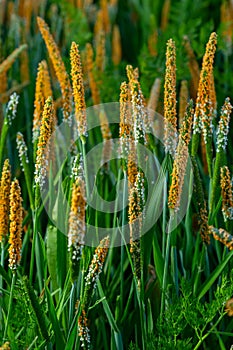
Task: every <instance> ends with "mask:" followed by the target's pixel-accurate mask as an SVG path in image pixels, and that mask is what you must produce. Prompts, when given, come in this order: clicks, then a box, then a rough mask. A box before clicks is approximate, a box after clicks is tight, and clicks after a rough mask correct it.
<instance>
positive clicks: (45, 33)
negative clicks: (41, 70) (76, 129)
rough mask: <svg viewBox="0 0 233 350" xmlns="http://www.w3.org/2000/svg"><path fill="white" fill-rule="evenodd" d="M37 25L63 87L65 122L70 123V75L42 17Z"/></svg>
mask: <svg viewBox="0 0 233 350" xmlns="http://www.w3.org/2000/svg"><path fill="white" fill-rule="evenodd" d="M37 23H38V26H39V29H40V32H41V35H42V37H43V39H44V41H45V44H46V46H47V49H48V52H49V56H50V59H51V61H52V64H53V67H54V70H55V74H56V76H57V79H58V81H59V84H60V87H61V92H62V107H63V117H64V121H68V122H69V120H70V118H71V112H72V90H71V84H70V79H69V75H68V73H67V72H66V69H65V65H64V63H63V61H62V58H61V55H60V52H59V49H58V47H57V44H56V43H55V41H54V39H53V36H52V35H51V34H50V31H49V27H48V25H47V24H46V22H45V21H44V20H43V19H42V18H40V17H37Z"/></svg>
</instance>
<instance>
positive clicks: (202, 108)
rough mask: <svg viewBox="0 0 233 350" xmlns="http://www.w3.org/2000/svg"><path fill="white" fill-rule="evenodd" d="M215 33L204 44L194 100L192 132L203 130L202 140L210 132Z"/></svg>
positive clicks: (205, 138)
mask: <svg viewBox="0 0 233 350" xmlns="http://www.w3.org/2000/svg"><path fill="white" fill-rule="evenodd" d="M216 44H217V34H216V33H215V32H214V33H212V34H211V35H210V38H209V41H208V43H207V45H206V51H205V54H204V57H203V61H202V69H201V74H200V80H199V87H198V93H197V100H196V109H195V114H194V125H193V132H194V134H196V133H200V132H201V129H202V130H203V135H204V140H205V142H207V138H208V137H209V136H210V135H211V134H212V117H213V106H212V101H211V99H210V88H211V79H213V77H212V74H213V63H214V55H215V51H216Z"/></svg>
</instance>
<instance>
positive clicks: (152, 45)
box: [147, 30, 158, 57]
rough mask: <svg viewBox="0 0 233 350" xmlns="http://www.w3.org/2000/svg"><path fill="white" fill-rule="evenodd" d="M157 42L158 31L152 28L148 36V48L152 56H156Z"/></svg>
mask: <svg viewBox="0 0 233 350" xmlns="http://www.w3.org/2000/svg"><path fill="white" fill-rule="evenodd" d="M157 43H158V31H157V30H153V32H152V33H151V34H150V35H149V37H148V44H147V45H148V50H149V52H150V54H151V56H152V57H156V56H157V54H158V52H157V49H156V46H157Z"/></svg>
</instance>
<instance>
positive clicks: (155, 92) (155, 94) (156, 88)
mask: <svg viewBox="0 0 233 350" xmlns="http://www.w3.org/2000/svg"><path fill="white" fill-rule="evenodd" d="M160 90H161V79H160V78H156V79H155V81H154V84H153V86H152V88H151V91H150V97H149V101H148V104H147V107H148V108H149V109H152V110H153V111H156V110H157V107H158V103H159V96H160Z"/></svg>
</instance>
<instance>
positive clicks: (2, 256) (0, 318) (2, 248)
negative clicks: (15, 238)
mask: <svg viewBox="0 0 233 350" xmlns="http://www.w3.org/2000/svg"><path fill="white" fill-rule="evenodd" d="M1 266H2V267H4V242H1ZM2 287H3V278H2V275H1V276H0V290H2ZM2 319H3V316H2V308H0V330H2V327H3V326H2Z"/></svg>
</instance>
